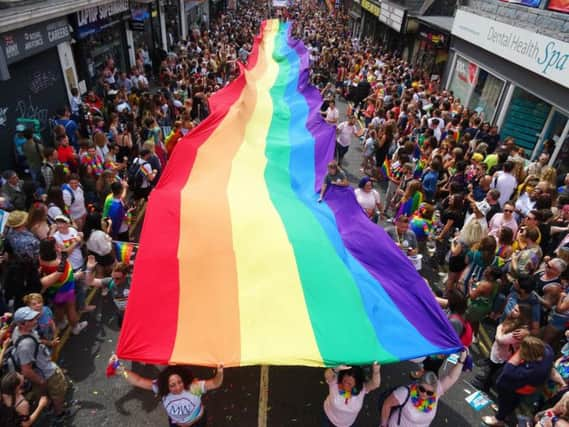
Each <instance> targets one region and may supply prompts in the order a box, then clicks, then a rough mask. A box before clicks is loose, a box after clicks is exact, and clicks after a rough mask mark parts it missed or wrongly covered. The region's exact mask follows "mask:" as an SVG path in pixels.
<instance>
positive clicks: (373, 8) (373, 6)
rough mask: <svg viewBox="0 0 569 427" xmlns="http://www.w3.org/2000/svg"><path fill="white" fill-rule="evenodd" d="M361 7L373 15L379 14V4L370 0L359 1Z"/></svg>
mask: <svg viewBox="0 0 569 427" xmlns="http://www.w3.org/2000/svg"><path fill="white" fill-rule="evenodd" d="M361 6H362V9H365V10H367V11H368V12H369V13H371V14H372V15H374V16H379V14H380V12H381V6H379V4H377V3H375V2H372V1H370V0H362V2H361Z"/></svg>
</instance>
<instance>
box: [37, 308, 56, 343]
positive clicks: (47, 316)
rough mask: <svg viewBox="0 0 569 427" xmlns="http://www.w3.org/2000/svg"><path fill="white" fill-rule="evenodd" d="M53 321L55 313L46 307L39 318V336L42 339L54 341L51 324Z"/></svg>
mask: <svg viewBox="0 0 569 427" xmlns="http://www.w3.org/2000/svg"><path fill="white" fill-rule="evenodd" d="M52 320H53V312H52V311H51V308H49V307H48V306H46V305H44V306H43V309H42V312H41V314H40V316H39V318H38V328H37V329H38V334H39V336H40V337H41V338H44V339H52V338H53V337H52V333H51V328H50V324H51V321H52Z"/></svg>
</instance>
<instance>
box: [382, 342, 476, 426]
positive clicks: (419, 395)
mask: <svg viewBox="0 0 569 427" xmlns="http://www.w3.org/2000/svg"><path fill="white" fill-rule="evenodd" d="M467 354H468V353H467V352H466V351H463V352H462V353H461V354H460V357H459V360H458V362H457V363H456V365H454V366H453V367H452V368H451V369H450V371H449V373H448V374H447V375H445V376H444V377H443V378H440V379H439V378H438V377H437V375H436V374H435V373H434V372H431V371H427V372H425V374H423V376H422V377H421V378H420V379H419V381H418V382H416V383H413V384H410V385H409V386H403V387H398V388H396V389H395V390H393V393H391V394H390V395H389V396H388V397H387V399H385V402H384V403H383V407H382V408H381V420H380V421H381V423H380V427H397V426H398V427H429V426H430V425H431V423H432V422H433V420H434V419H435V416H436V415H437V404H438V401H439V399H440V398H441V396H442V395H443V394H444V393H446V392H447V391H448V390H449V389H450V388H451V387H452V386H453V385H454V384H455V383H456V381H457V380H458V378H459V377H460V373H461V372H462V367H463V366H464V361H465V360H466V356H467Z"/></svg>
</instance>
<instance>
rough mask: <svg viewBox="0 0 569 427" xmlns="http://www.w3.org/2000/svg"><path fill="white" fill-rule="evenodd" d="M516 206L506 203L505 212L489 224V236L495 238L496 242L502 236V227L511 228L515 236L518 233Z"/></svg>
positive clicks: (495, 216)
mask: <svg viewBox="0 0 569 427" xmlns="http://www.w3.org/2000/svg"><path fill="white" fill-rule="evenodd" d="M514 209H515V208H514V204H513V203H512V202H506V203H505V204H504V209H503V212H500V213H497V214H496V215H494V216H493V217H492V219H490V222H489V223H488V234H489V235H490V236H492V237H494V238H495V239H496V240H497V239H498V236H499V234H500V230H501V228H502V227H508V228H510V229H511V230H512V231H513V233H514V235H515V234H516V233H517V231H518V223H517V222H516V218H515V217H514Z"/></svg>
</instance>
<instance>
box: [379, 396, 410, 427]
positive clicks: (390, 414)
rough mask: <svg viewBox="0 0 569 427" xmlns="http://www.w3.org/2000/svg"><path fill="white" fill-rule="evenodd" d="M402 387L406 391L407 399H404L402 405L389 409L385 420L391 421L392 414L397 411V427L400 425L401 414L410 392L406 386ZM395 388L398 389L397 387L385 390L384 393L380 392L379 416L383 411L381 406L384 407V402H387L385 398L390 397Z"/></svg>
mask: <svg viewBox="0 0 569 427" xmlns="http://www.w3.org/2000/svg"><path fill="white" fill-rule="evenodd" d="M404 387H405V389H406V390H407V397H406V398H405V400H404V401H403V403H401V404H400V405H396V406H394V407H392V408H391V412H390V413H389V417H388V418H387V420H388V421H389V420H390V419H391V417H392V416H393V414H394V413H395V411H399V412H398V414H397V425H400V424H401V412H403V407H404V406H405V405H406V404H407V402H408V401H409V398H410V397H411V390H409V387H408V386H404ZM397 388H399V387H391V388H390V389H387V390H385V391H384V392H382V393H381V394H380V395H379V413H380V415H381V411H382V410H383V405H384V403H385V401H386V400H387V398H388V397H389V396H391V395H392V394H393V392H394V391H395V389H397Z"/></svg>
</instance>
